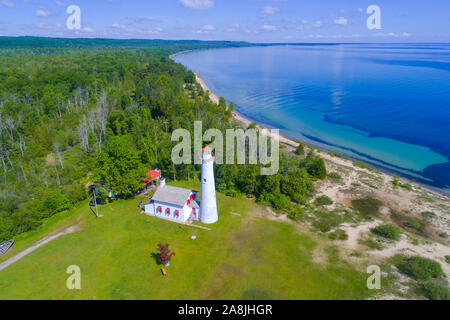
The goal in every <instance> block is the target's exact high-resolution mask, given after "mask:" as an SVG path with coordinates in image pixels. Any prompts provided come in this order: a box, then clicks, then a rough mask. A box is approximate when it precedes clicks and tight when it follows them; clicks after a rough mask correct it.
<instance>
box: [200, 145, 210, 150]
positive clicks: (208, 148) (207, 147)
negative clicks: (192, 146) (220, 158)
mask: <svg viewBox="0 0 450 320" xmlns="http://www.w3.org/2000/svg"><path fill="white" fill-rule="evenodd" d="M202 150H203V151H212V149H211V148H210V147H209V146H208V145H206V146H205V147H204V148H203V149H202Z"/></svg>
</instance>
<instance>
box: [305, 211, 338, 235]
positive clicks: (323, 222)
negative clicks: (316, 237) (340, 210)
mask: <svg viewBox="0 0 450 320" xmlns="http://www.w3.org/2000/svg"><path fill="white" fill-rule="evenodd" d="M314 215H315V216H316V218H317V220H315V221H314V222H313V227H314V228H316V229H318V230H320V231H322V232H328V231H330V230H331V229H333V228H336V227H337V226H339V225H340V224H341V223H342V222H343V220H344V218H343V217H342V216H341V215H339V214H334V213H327V212H323V211H320V210H317V211H315V212H314Z"/></svg>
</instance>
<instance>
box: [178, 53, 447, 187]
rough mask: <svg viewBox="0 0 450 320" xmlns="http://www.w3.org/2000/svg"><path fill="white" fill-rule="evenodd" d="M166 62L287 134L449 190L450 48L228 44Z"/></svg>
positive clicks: (245, 113) (246, 114)
mask: <svg viewBox="0 0 450 320" xmlns="http://www.w3.org/2000/svg"><path fill="white" fill-rule="evenodd" d="M174 60H175V61H177V62H180V63H182V64H183V65H185V66H186V67H188V68H189V69H191V70H193V71H195V72H197V73H198V74H199V75H200V76H201V77H202V78H203V79H204V80H205V82H206V84H207V85H208V87H209V88H210V89H211V90H212V91H213V92H214V93H216V94H217V95H219V96H223V97H225V98H226V99H227V101H229V102H234V103H235V105H236V111H237V112H238V113H240V114H242V115H244V116H246V117H248V118H250V119H252V120H254V121H257V122H260V123H264V124H266V125H268V126H270V127H274V128H279V129H281V132H282V134H284V135H286V136H288V137H290V138H294V139H299V140H302V141H304V142H306V143H309V144H313V145H316V146H319V147H322V148H324V149H327V150H333V151H338V152H341V153H343V154H345V155H348V156H350V157H352V158H355V159H359V160H363V161H365V162H368V163H370V164H373V165H376V166H378V167H381V168H385V169H387V170H389V171H394V172H396V173H398V174H400V175H403V176H407V177H408V178H410V179H413V180H416V181H418V182H422V183H425V184H428V185H431V186H434V187H438V188H448V187H449V186H450V162H449V159H450V144H449V142H450V44H407V45H405V44H401V45H400V44H398V45H392V44H389V45H378V44H377V45H367V44H364V45H323V46H322V45H320V46H317V45H316V46H274V47H250V48H231V49H217V50H205V51H195V52H189V53H184V54H180V55H178V56H175V57H174ZM448 190H450V189H447V190H446V191H448Z"/></svg>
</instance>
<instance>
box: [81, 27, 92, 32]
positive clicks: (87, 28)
mask: <svg viewBox="0 0 450 320" xmlns="http://www.w3.org/2000/svg"><path fill="white" fill-rule="evenodd" d="M83 31H86V32H94V29H92V28H91V27H86V28H83Z"/></svg>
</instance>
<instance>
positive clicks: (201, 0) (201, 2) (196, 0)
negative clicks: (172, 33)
mask: <svg viewBox="0 0 450 320" xmlns="http://www.w3.org/2000/svg"><path fill="white" fill-rule="evenodd" d="M180 3H181V4H182V5H183V6H185V7H186V8H190V9H201V10H203V9H209V8H211V7H213V6H214V1H212V0H180Z"/></svg>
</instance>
